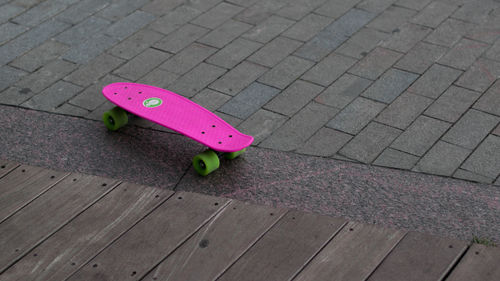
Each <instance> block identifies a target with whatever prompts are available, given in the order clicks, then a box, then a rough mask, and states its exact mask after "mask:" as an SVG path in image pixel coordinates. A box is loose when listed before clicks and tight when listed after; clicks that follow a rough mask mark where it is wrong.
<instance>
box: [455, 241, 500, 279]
mask: <svg viewBox="0 0 500 281" xmlns="http://www.w3.org/2000/svg"><path fill="white" fill-rule="evenodd" d="M499 261H500V248H498V247H488V246H485V245H480V244H473V245H472V246H471V247H470V248H469V250H468V251H467V253H465V256H464V257H463V258H462V260H460V262H459V263H458V265H457V266H456V267H455V269H454V270H453V271H452V272H451V274H450V276H449V277H448V278H447V279H446V280H447V281H470V280H481V281H498V280H500V267H499V266H498V263H499Z"/></svg>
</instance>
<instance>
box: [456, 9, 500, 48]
mask: <svg viewBox="0 0 500 281" xmlns="http://www.w3.org/2000/svg"><path fill="white" fill-rule="evenodd" d="M465 31H466V33H465V35H464V37H467V38H469V39H472V40H475V41H480V42H484V43H487V44H493V43H494V42H495V41H496V40H497V39H498V38H500V17H498V16H497V17H488V20H487V21H486V22H485V23H483V24H471V25H470V28H469V29H466V30H465Z"/></svg>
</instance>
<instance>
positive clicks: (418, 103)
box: [375, 92, 433, 130]
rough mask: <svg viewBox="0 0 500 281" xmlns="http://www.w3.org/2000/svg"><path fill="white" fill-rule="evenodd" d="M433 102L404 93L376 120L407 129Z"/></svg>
mask: <svg viewBox="0 0 500 281" xmlns="http://www.w3.org/2000/svg"><path fill="white" fill-rule="evenodd" d="M432 102H433V100H432V99H429V98H426V97H422V96H419V95H413V94H411V93H408V92H406V93H404V94H402V95H401V96H399V97H398V98H397V99H396V100H394V102H393V103H391V104H390V105H389V106H388V107H387V108H386V109H385V110H384V111H382V113H380V115H379V116H377V118H376V119H375V120H376V121H377V122H380V123H382V124H386V125H389V126H392V127H396V128H398V129H402V130H404V129H406V128H407V127H408V126H409V125H410V124H411V123H412V122H413V121H414V120H415V119H416V118H417V117H418V116H419V115H420V114H422V112H423V111H424V110H425V109H426V108H427V107H428V106H429V105H431V103H432Z"/></svg>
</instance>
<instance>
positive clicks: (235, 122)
mask: <svg viewBox="0 0 500 281" xmlns="http://www.w3.org/2000/svg"><path fill="white" fill-rule="evenodd" d="M215 114H216V115H217V116H219V117H220V118H222V120H224V121H226V122H227V123H228V124H229V125H231V126H233V127H234V128H236V127H238V126H239V125H240V124H241V122H243V120H241V119H239V118H236V117H234V116H231V115H228V114H225V113H222V112H219V111H216V112H215Z"/></svg>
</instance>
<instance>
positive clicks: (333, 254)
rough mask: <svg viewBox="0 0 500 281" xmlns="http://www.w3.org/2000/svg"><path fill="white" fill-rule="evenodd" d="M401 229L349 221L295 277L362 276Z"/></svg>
mask: <svg viewBox="0 0 500 281" xmlns="http://www.w3.org/2000/svg"><path fill="white" fill-rule="evenodd" d="M404 235H405V232H404V231H399V230H393V229H389V228H381V227H376V226H374V225H363V224H361V223H357V222H349V223H348V224H347V225H346V226H345V227H344V228H343V229H342V230H341V231H340V232H339V234H337V235H336V236H335V237H334V238H333V239H332V240H331V241H330V243H328V245H326V246H325V248H324V249H323V250H322V251H321V252H320V253H319V254H318V255H317V256H316V257H315V258H314V259H313V260H312V261H311V262H310V263H309V264H308V265H307V267H306V268H305V269H304V270H303V271H302V272H301V273H300V274H299V275H298V276H297V278H296V280H365V279H366V278H367V277H368V276H369V275H370V273H371V272H373V270H374V269H375V268H376V267H377V265H379V264H380V262H381V261H382V260H383V259H384V258H385V257H386V256H387V254H388V253H389V252H390V251H391V250H392V249H393V248H394V246H395V245H396V244H397V243H398V242H399V241H400V240H401V238H403V236H404Z"/></svg>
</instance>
